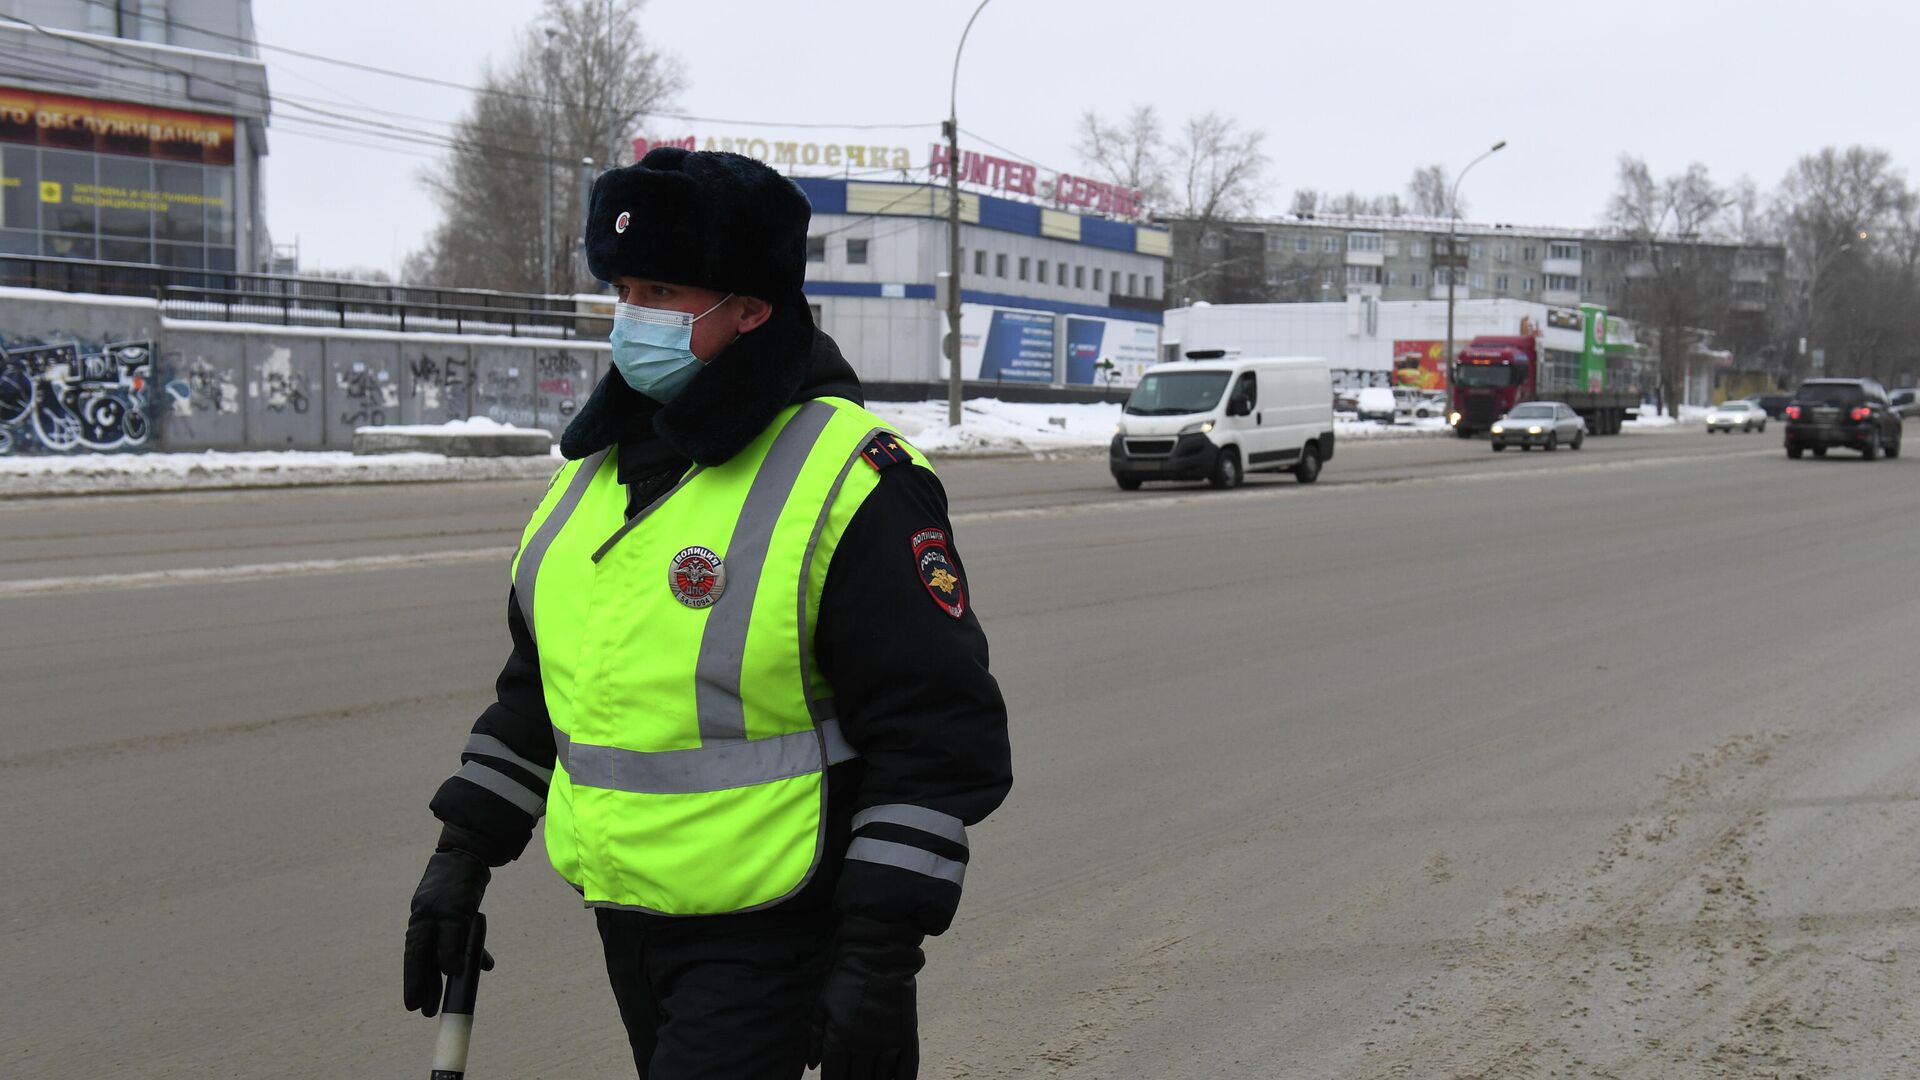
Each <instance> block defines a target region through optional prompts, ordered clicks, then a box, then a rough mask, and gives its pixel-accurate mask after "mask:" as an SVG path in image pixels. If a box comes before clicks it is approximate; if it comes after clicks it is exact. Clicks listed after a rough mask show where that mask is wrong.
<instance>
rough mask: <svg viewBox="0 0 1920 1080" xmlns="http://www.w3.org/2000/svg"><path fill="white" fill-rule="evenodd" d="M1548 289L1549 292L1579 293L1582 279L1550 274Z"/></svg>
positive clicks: (1569, 275) (1548, 276)
mask: <svg viewBox="0 0 1920 1080" xmlns="http://www.w3.org/2000/svg"><path fill="white" fill-rule="evenodd" d="M1546 288H1547V291H1548V292H1579V291H1580V279H1579V278H1577V277H1574V276H1573V275H1571V274H1548V275H1547V282H1546Z"/></svg>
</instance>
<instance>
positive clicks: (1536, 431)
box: [1527, 424, 1540, 435]
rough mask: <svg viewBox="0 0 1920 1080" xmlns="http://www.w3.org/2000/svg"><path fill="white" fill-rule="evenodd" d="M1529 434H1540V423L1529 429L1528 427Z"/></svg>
mask: <svg viewBox="0 0 1920 1080" xmlns="http://www.w3.org/2000/svg"><path fill="white" fill-rule="evenodd" d="M1527 434H1529V435H1538V434H1540V425H1539V424H1535V425H1533V426H1532V427H1530V428H1528V429H1527Z"/></svg>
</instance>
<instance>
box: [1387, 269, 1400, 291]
mask: <svg viewBox="0 0 1920 1080" xmlns="http://www.w3.org/2000/svg"><path fill="white" fill-rule="evenodd" d="M1398 284H1400V271H1398V270H1389V271H1387V287H1388V288H1392V287H1394V286H1396V285H1398Z"/></svg>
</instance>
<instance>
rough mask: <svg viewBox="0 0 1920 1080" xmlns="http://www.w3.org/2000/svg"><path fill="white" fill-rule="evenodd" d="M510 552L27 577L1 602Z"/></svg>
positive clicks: (0, 590)
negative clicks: (10, 598)
mask: <svg viewBox="0 0 1920 1080" xmlns="http://www.w3.org/2000/svg"><path fill="white" fill-rule="evenodd" d="M513 551H514V549H513V548H510V547H491V548H470V549H466V550H461V551H428V552H421V553H419V554H414V555H362V556H359V557H357V558H350V559H299V560H294V561H291V562H277V563H248V564H246V565H244V566H189V567H182V568H180V569H177V570H149V571H145V572H142V573H135V574H89V575H86V576H83V577H53V578H28V579H25V580H21V581H0V598H5V597H9V596H39V595H44V594H46V593H75V592H104V591H109V590H114V589H153V588H161V587H165V586H170V585H201V584H209V585H226V584H230V583H232V582H236V581H258V580H261V579H263V578H282V577H306V576H310V575H313V574H341V573H350V572H353V571H356V570H397V569H402V568H405V567H409V566H445V565H450V564H454V563H469V562H492V561H495V560H498V561H499V562H501V563H505V562H507V561H508V560H509V559H512V558H513Z"/></svg>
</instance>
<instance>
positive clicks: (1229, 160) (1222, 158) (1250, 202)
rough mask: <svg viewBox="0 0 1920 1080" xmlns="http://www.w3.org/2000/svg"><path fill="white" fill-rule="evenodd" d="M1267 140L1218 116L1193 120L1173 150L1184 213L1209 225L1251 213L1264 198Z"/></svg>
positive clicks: (1177, 195) (1176, 195)
mask: <svg viewBox="0 0 1920 1080" xmlns="http://www.w3.org/2000/svg"><path fill="white" fill-rule="evenodd" d="M1266 139H1267V133H1266V132H1264V131H1254V130H1243V129H1242V128H1241V127H1240V125H1239V124H1238V123H1237V122H1235V121H1233V120H1229V119H1227V118H1225V117H1223V116H1221V115H1220V114H1219V113H1213V112H1209V113H1203V114H1201V115H1199V116H1194V117H1189V118H1188V119H1187V122H1186V124H1184V125H1183V126H1182V127H1181V129H1180V136H1179V138H1178V139H1176V140H1175V141H1174V143H1173V146H1172V162H1171V164H1172V167H1171V169H1170V171H1171V172H1172V173H1173V175H1174V177H1175V184H1176V187H1175V190H1174V192H1173V195H1174V199H1175V201H1176V203H1177V206H1176V209H1177V212H1178V213H1179V215H1180V216H1181V217H1186V218H1192V219H1195V220H1197V221H1200V222H1202V223H1209V222H1215V221H1222V220H1225V219H1228V218H1235V217H1244V216H1247V215H1249V214H1252V213H1253V212H1254V210H1255V209H1256V208H1258V206H1259V205H1260V199H1261V196H1262V195H1263V194H1264V192H1263V190H1262V187H1261V179H1262V174H1263V173H1264V172H1265V171H1266V167H1267V154H1266V151H1265V149H1264V148H1263V144H1264V143H1265V142H1266Z"/></svg>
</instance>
